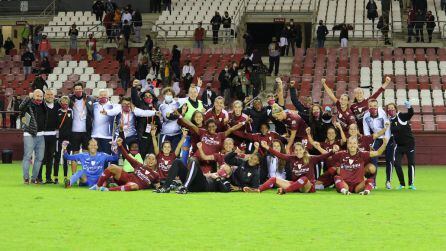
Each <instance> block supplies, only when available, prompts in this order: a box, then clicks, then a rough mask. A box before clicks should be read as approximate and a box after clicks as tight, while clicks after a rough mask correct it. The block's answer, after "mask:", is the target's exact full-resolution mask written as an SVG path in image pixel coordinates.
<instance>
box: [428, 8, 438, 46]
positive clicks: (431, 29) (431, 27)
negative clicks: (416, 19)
mask: <svg viewBox="0 0 446 251" xmlns="http://www.w3.org/2000/svg"><path fill="white" fill-rule="evenodd" d="M435 26H437V25H436V24H435V16H434V15H432V11H428V12H427V15H426V30H427V37H428V39H429V40H428V41H429V43H431V42H432V33H433V32H434V29H435Z"/></svg>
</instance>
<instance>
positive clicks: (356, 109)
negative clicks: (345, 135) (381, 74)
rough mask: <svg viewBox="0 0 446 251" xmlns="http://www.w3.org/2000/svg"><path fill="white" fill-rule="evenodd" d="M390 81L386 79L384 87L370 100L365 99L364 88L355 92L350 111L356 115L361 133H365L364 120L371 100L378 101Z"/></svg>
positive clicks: (358, 88)
mask: <svg viewBox="0 0 446 251" xmlns="http://www.w3.org/2000/svg"><path fill="white" fill-rule="evenodd" d="M390 81H391V78H390V77H386V80H385V81H384V83H383V84H382V86H381V87H380V88H379V89H378V90H377V91H376V92H375V93H373V94H372V96H370V97H368V98H364V91H363V90H362V88H360V87H357V88H355V89H354V90H353V95H354V99H353V103H352V105H351V106H350V109H351V110H352V112H353V114H354V115H355V119H356V123H357V124H358V127H359V128H358V129H359V131H360V133H363V131H362V118H363V117H364V114H365V112H366V111H368V110H369V100H371V99H377V98H378V97H379V95H381V93H383V91H384V89H386V87H387V86H388V85H389V84H390ZM359 142H360V141H359Z"/></svg>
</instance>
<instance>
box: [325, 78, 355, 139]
mask: <svg viewBox="0 0 446 251" xmlns="http://www.w3.org/2000/svg"><path fill="white" fill-rule="evenodd" d="M321 83H322V84H323V86H324V89H325V92H326V93H327V94H328V96H329V97H330V99H331V100H332V101H333V103H335V105H336V109H337V116H336V120H337V122H339V123H340V124H341V126H342V130H343V131H344V133H347V131H348V126H349V125H351V124H354V123H356V120H355V116H354V115H353V112H352V110H351V109H350V105H349V102H350V97H349V96H348V95H347V94H342V95H341V96H340V98H339V99H338V98H336V96H335V95H334V93H333V91H332V90H331V89H330V87H329V86H328V85H327V83H326V80H325V79H324V78H323V79H321Z"/></svg>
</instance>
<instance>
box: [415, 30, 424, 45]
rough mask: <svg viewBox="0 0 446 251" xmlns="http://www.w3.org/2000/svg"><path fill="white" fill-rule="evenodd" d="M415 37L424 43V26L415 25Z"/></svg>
mask: <svg viewBox="0 0 446 251" xmlns="http://www.w3.org/2000/svg"><path fill="white" fill-rule="evenodd" d="M415 38H416V40H417V42H419V41H421V42H423V43H424V35H423V27H415Z"/></svg>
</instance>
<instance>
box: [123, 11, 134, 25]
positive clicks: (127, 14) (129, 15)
mask: <svg viewBox="0 0 446 251" xmlns="http://www.w3.org/2000/svg"><path fill="white" fill-rule="evenodd" d="M125 21H127V23H128V24H129V25H130V24H131V23H132V13H130V12H129V10H128V9H125V10H124V13H122V15H121V22H122V24H125Z"/></svg>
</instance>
